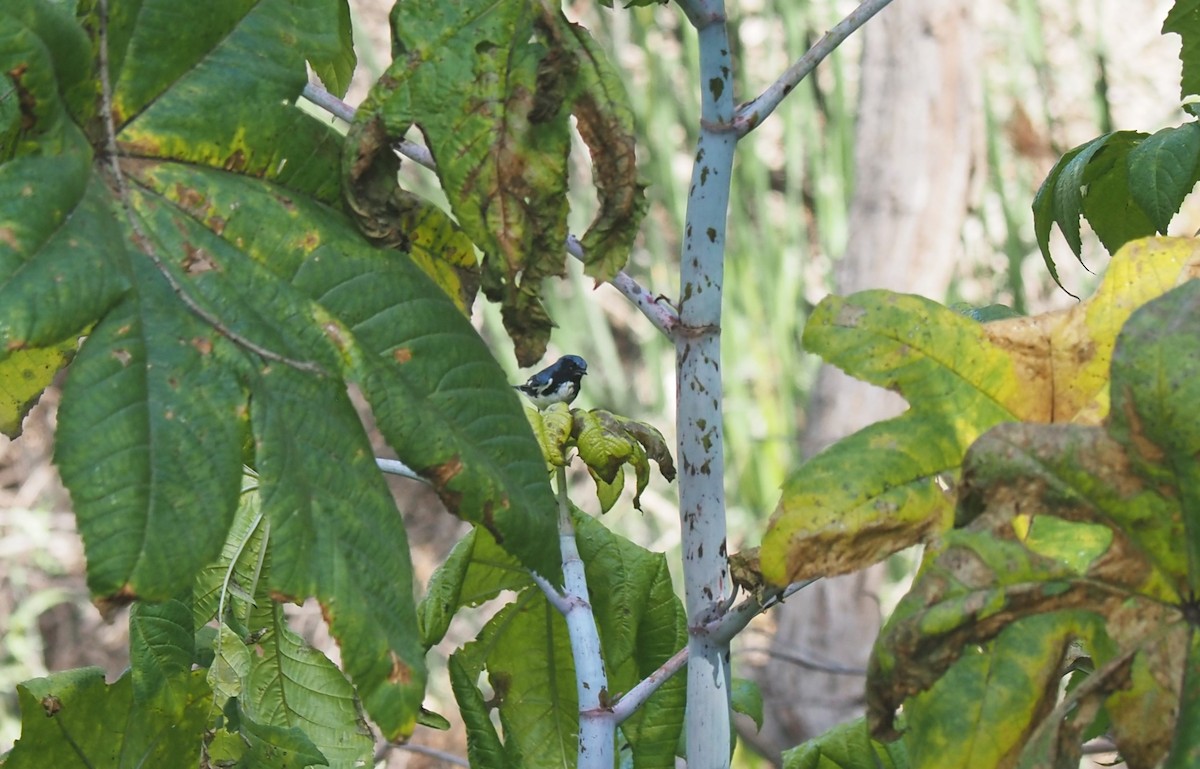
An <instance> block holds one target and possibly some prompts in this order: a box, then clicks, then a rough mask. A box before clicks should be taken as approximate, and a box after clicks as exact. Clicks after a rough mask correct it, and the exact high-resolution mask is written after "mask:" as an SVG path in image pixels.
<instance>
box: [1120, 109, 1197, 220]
mask: <svg viewBox="0 0 1200 769" xmlns="http://www.w3.org/2000/svg"><path fill="white" fill-rule="evenodd" d="M1198 160H1200V124H1198V123H1195V122H1192V123H1185V124H1184V125H1181V126H1178V127H1177V128H1164V129H1162V130H1161V131H1158V132H1157V133H1155V134H1153V135H1152V136H1148V137H1146V139H1145V140H1144V141H1142V142H1141V143H1140V144H1139V145H1137V146H1136V147H1134V148H1133V149H1132V150H1131V151H1130V152H1129V158H1128V161H1127V163H1128V173H1129V192H1130V195H1131V196H1132V197H1133V200H1134V201H1135V202H1136V203H1137V204H1138V205H1139V206H1141V208H1142V210H1143V211H1145V213H1146V215H1147V216H1149V217H1150V221H1151V222H1152V223H1153V224H1154V228H1155V229H1156V230H1157V231H1158V232H1159V233H1161V234H1163V235H1166V234H1167V225H1169V224H1170V223H1171V218H1172V217H1174V216H1175V214H1177V213H1179V207H1180V206H1181V205H1182V204H1183V199H1184V197H1185V196H1186V195H1187V194H1188V193H1189V192H1191V190H1192V187H1193V186H1195V183H1196V168H1197V161H1198Z"/></svg>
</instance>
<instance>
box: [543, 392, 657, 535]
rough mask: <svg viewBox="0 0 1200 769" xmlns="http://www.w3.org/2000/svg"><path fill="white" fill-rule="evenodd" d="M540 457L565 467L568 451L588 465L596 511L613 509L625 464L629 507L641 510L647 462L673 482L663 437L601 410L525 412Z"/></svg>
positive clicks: (558, 405)
mask: <svg viewBox="0 0 1200 769" xmlns="http://www.w3.org/2000/svg"><path fill="white" fill-rule="evenodd" d="M525 416H526V417H527V418H528V419H529V425H530V427H532V428H533V434H534V435H535V436H536V437H537V439H538V445H539V446H541V447H542V456H543V457H544V458H545V460H546V464H548V465H550V466H551V467H566V466H567V465H568V464H569V463H570V461H571V458H572V456H573V454H572V449H574V450H575V451H577V452H578V453H579V458H580V459H581V460H583V463H584V464H585V465H586V466H587V469H588V473H589V474H590V475H591V476H592V480H593V481H595V482H596V496H597V498H598V499H599V500H600V509H601V512H605V513H607V512H608V511H609V510H611V509H612V506H613V505H614V504H616V502H617V499H618V498H619V497H620V496H621V491H622V490H624V488H625V465H627V464H628V465H629V466H630V467H632V468H633V472H634V477H635V478H636V479H637V488H636V490H635V491H634V494H633V506H634V507H635V508H636V509H638V510H641V509H642V506H641V503H640V500H641V496H642V492H643V491H645V489H646V486H647V485H649V483H650V460H651V459H653V460H654V461H655V462H656V463H657V464H658V471H659V472H660V473H662V476H663V478H666V479H667V482H668V483H669V482H671V481H673V480H675V460H673V459H672V458H671V452H670V449H668V448H667V442H666V440H665V439H664V438H663V436H662V433H660V432H659V431H658V430H657V429H655V428H654V427H653V426H652V425H649V424H646V423H645V422H639V421H637V420H634V419H628V418H626V417H622V416H619V415H617V414H614V413H612V412H611V411H606V410H604V409H592V410H591V411H584V410H583V409H568V408H567V406H566V405H565V404H561V403H556V404H554V405H552V406H550V408H548V409H546V410H545V411H537V410H536V409H532V408H528V407H526V409H525Z"/></svg>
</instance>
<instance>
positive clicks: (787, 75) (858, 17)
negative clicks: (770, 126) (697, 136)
mask: <svg viewBox="0 0 1200 769" xmlns="http://www.w3.org/2000/svg"><path fill="white" fill-rule="evenodd" d="M891 2H892V0H863V2H862V3H860V4H859V6H858V7H857V8H855V9H854V10H853V11H851V12H850V15H849V16H847V17H846V18H844V19H842V20H841V21H839V22H838V23H837V24H835V25H834V26H833V28H832V29H830V30H829V31H828V32H826V33H825V34H824V35H823V36H822V37H821V39H820V40H818V41H817V42H816V43H815V44H814V45H813V47H812V48H809V49H808V50H807V51H805V53H804V55H803V56H801V57H800V58H799V59H797V60H796V62H795V63H794V64H792V66H790V67H788V68H787V70H786V71H785V72H784V73H783V74H782V75H780V76H779V78H778V79H777V80H776V81H775V82H774V83H772V84H771V85H770V86H768V87H767V89H766V90H765V91H763V92H762V94H761V95H760V96H759V97H758V98H757V99H754V100H753V101H749V102H747V103H745V104H743V105H742V106H741V107H740V108H739V109H738V111H737V114H736V115H735V116H734V118H733V126H732V127H733V130H734V131H735V132H736V133H737V135H738V136H739V137H741V136H745V135H746V134H748V133H750V132H751V131H753V130H754V129H755V128H757V127H758V125H759V124H760V123H762V121H763V120H765V119H766V117H767V116H768V115H770V114H771V113H772V112H774V111H775V108H776V107H778V106H779V104H780V102H782V101H783V97H785V96H787V95H788V94H789V93H791V91H792V89H793V88H795V87H796V86H797V85H798V84H799V83H800V81H801V80H803V79H804V78H806V77H808V75H809V73H811V72H812V71H813V70H814V69H816V67H817V65H818V64H820V63H821V62H822V61H823V60H824V59H825V57H826V56H828V55H829V54H831V53H833V51H834V50H835V49H836V48H837V47H838V46H839V45H841V44H842V42H843V41H845V39H846V38H848V37H850V35H851V34H852V33H853V32H854V31H855V30H856V29H858V28H859V27H861V26H862V25H863V24H866V23H867V21H868V20H869V19H870V18H871V17H872V16H874V15H875V14H877V13H879V12H880V11H881V10H883V9H884V8H885V7H886V6H887V5H888V4H889V3H891Z"/></svg>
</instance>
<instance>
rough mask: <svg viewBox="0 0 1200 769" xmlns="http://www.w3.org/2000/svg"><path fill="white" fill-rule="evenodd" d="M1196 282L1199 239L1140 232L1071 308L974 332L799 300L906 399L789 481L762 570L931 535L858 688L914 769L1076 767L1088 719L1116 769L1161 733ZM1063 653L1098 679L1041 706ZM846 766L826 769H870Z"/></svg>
mask: <svg viewBox="0 0 1200 769" xmlns="http://www.w3.org/2000/svg"><path fill="white" fill-rule="evenodd" d="M1196 278H1200V247H1198V244H1197V242H1196V241H1193V240H1190V239H1174V240H1172V239H1148V240H1144V241H1138V242H1134V243H1131V244H1129V245H1128V246H1126V247H1125V248H1123V249H1122V250H1121V251H1119V252H1118V253H1117V254H1116V255H1115V256H1114V257H1113V259H1112V261H1111V262H1110V265H1109V269H1108V271H1107V273H1106V275H1105V278H1104V281H1103V283H1102V284H1101V286H1100V287H1099V289H1098V291H1097V293H1096V294H1095V295H1094V296H1093V297H1092V298H1091V299H1090V300H1088V301H1086V302H1083V303H1081V304H1080V305H1077V306H1076V307H1074V308H1072V309H1071V310H1069V311H1065V312H1057V313H1049V314H1046V315H1042V316H1039V317H1035V318H1014V319H1008V320H1000V321H994V322H991V323H986V324H979V323H977V322H975V321H973V320H971V319H969V318H966V317H964V316H962V315H959V314H958V313H955V312H953V311H951V310H948V309H946V308H943V307H940V306H939V305H936V304H935V303H932V302H929V301H927V300H923V299H920V298H918V297H909V296H897V295H894V294H890V293H887V292H874V291H872V292H864V293H862V294H856V295H854V296H851V297H848V298H845V299H842V298H836V297H833V298H830V299H827V300H825V301H824V302H823V303H822V304H821V306H819V307H818V308H817V311H816V312H815V313H814V316H813V319H812V320H811V321H810V324H809V327H808V329H807V330H806V335H805V339H806V342H807V343H808V344H809V346H810V348H812V349H815V350H818V351H821V352H822V353H823V354H824V355H825V356H826V358H827V359H828V360H830V361H832V362H834V363H837V364H838V365H840V366H843V367H844V368H845V369H846V370H847V372H848V373H851V374H854V375H857V376H859V377H861V378H863V379H866V380H867V381H870V382H872V383H874V384H878V385H881V386H885V387H890V388H892V389H895V390H897V391H898V392H900V393H901V394H903V395H904V396H905V397H906V398H908V399H909V400H910V402H911V404H912V405H911V408H910V409H909V410H908V411H907V412H905V413H904V414H903V415H901V416H900V417H897V418H895V419H892V420H888V421H885V422H880V423H877V424H874V425H871V426H870V427H868V428H865V429H864V430H862V431H860V432H859V433H856V434H855V435H853V436H851V437H849V438H847V439H845V440H843V441H841V442H839V443H838V444H835V445H834V446H832V447H830V448H829V449H828V450H826V451H825V452H823V453H822V454H819V455H818V456H816V457H814V458H813V459H812V460H811V461H810V462H809V463H807V464H806V465H804V466H802V467H801V468H800V469H799V470H798V471H797V472H796V473H795V474H794V476H793V477H791V478H789V480H788V482H787V484H786V486H785V490H784V494H783V498H782V500H781V502H780V506H779V509H778V511H777V512H776V515H775V517H774V519H773V521H772V524H771V528H770V529H769V531H768V532H767V535H766V537H765V538H764V542H763V547H762V550H761V566H762V569H763V573H764V574H765V575H766V576H767V578H768V579H769V580H770V581H773V582H775V583H777V584H785V583H787V582H789V581H793V580H796V579H801V578H806V577H810V576H816V575H818V574H830V573H843V572H848V571H852V570H854V569H857V568H862V567H864V566H866V565H869V564H871V563H874V562H876V561H878V560H881V559H882V558H883V557H886V556H887V555H888V554H890V553H892V552H895V551H897V550H899V549H900V548H902V547H905V546H908V545H910V544H914V543H917V542H925V543H926V544H927V546H928V547H927V554H926V563H925V566H924V567H923V568H922V571H921V574H920V576H919V578H918V580H917V582H916V583H915V585H914V587H913V589H912V591H911V592H910V593H909V594H908V595H907V596H906V597H905V598H904V599H903V600H902V602H901V604H900V607H899V608H898V609H897V611H896V613H895V615H894V616H893V618H892V620H891V621H890V623H889V624H888V626H887V627H886V628H885V630H884V632H883V633H882V634H881V637H880V641H879V642H878V644H877V646H876V651H875V655H874V657H873V660H872V666H871V671H870V680H869V683H868V687H869V698H870V699H869V702H870V707H871V727H872V729H873V730H874V732H875V733H876V734H878V735H880V736H883V737H887V738H889V739H894V738H895V737H896V736H897V734H898V731H897V730H895V729H894V728H893V726H892V718H893V716H894V713H895V711H896V709H897V708H898V707H899V706H900V705H901V704H903V705H904V713H905V720H906V728H905V740H904V742H905V746H904V751H905V752H904V754H903V755H904V760H908V759H909V758H911V760H912V765H914V766H947V767H950V766H1043V765H1065V764H1060V763H1055V760H1057V759H1059V758H1062V759H1063V760H1064V761H1066V762H1070V761H1071V760H1076V761H1077V754H1078V751H1079V745H1080V744H1081V741H1082V740H1081V739H1080V738H1081V737H1082V736H1085V735H1090V734H1091V732H1089V731H1088V729H1089V727H1090V726H1091V725H1092V723H1093V720H1094V719H1096V718H1097V714H1098V713H1100V712H1101V710H1102V709H1103V710H1104V711H1106V712H1107V713H1108V716H1109V720H1104V721H1102V723H1103V724H1110V723H1111V725H1112V729H1113V731H1114V734H1115V735H1116V737H1117V741H1118V744H1119V745H1120V746H1121V748H1122V749H1123V750H1124V751H1125V755H1126V758H1127V759H1128V760H1130V761H1133V762H1134V763H1132V764H1131V765H1134V766H1152V765H1154V764H1155V762H1156V761H1157V760H1158V759H1159V758H1161V757H1162V755H1164V754H1165V752H1166V750H1167V748H1168V747H1170V746H1171V740H1172V738H1173V734H1174V731H1175V727H1176V721H1175V720H1174V718H1173V717H1170V716H1171V714H1173V713H1176V712H1178V711H1179V709H1181V708H1185V707H1186V703H1187V697H1188V695H1187V691H1188V689H1187V684H1186V681H1185V680H1184V678H1183V676H1184V670H1185V668H1186V665H1187V664H1190V663H1188V654H1189V648H1190V647H1189V644H1190V643H1191V642H1190V640H1189V639H1190V638H1191V628H1192V623H1193V619H1191V618H1190V617H1192V615H1193V612H1192V610H1191V609H1190V608H1189V607H1190V606H1191V603H1190V602H1191V601H1192V600H1193V598H1192V597H1193V596H1194V594H1195V592H1194V587H1193V580H1194V579H1197V577H1195V576H1194V575H1192V574H1191V573H1190V568H1191V567H1190V565H1189V564H1190V563H1192V562H1193V561H1194V559H1193V558H1192V557H1191V550H1192V549H1194V548H1195V544H1194V543H1195V542H1197V541H1200V533H1198V532H1194V531H1191V529H1190V527H1189V525H1188V523H1187V522H1188V520H1189V517H1190V516H1193V515H1194V511H1190V507H1191V506H1192V505H1193V504H1195V502H1194V500H1191V496H1193V492H1192V491H1191V490H1190V489H1191V488H1192V483H1194V481H1193V480H1191V476H1193V475H1194V474H1195V456H1196V453H1197V451H1200V443H1198V442H1197V440H1200V439H1197V438H1196V437H1195V436H1196V435H1200V423H1198V422H1197V421H1196V417H1195V415H1194V413H1191V412H1189V407H1188V406H1187V405H1186V404H1188V403H1190V402H1192V399H1194V398H1195V397H1196V393H1195V392H1193V391H1194V389H1195V385H1194V384H1192V380H1194V379H1195V377H1196V373H1197V371H1198V370H1200V369H1197V366H1200V347H1198V346H1197V344H1196V342H1195V341H1194V340H1195V338H1196V322H1197V319H1198V318H1200V303H1198V302H1200V298H1198V297H1200V281H1197V280H1196ZM1173 286H1179V288H1176V289H1174V290H1170V289H1171V288H1172V287H1173ZM1164 292H1165V294H1164ZM1139 307H1142V309H1140V310H1138V309H1137V308H1139ZM1135 310H1137V312H1136V313H1135ZM1131 315H1132V316H1133V317H1132V318H1131ZM1122 328H1124V329H1125V330H1124V331H1123V332H1121V335H1120V336H1119V337H1118V332H1119V331H1121V329H1122ZM1118 339H1119V340H1120V341H1119V342H1118ZM1110 368H1111V375H1110ZM1110 397H1111V401H1112V406H1111V414H1110V404H1109V402H1110ZM1106 416H1107V421H1106V422H1104V423H1103V424H1104V426H1097V425H1099V424H1101V422H1102V420H1104V419H1105V417H1106ZM1053 423H1058V424H1053ZM1064 423H1071V424H1064ZM989 430H990V432H989ZM1171 430H1174V431H1175V432H1174V433H1173V434H1171V435H1166V434H1165V433H1164V431H1171ZM981 436H982V437H981ZM968 449H970V450H969V451H968ZM964 455H965V458H964ZM947 488H950V489H953V490H954V491H953V492H951V491H946V489H947ZM1198 509H1200V508H1198ZM956 526H957V527H965V528H954V527H956ZM1181 543H1182V548H1181ZM1080 643H1081V644H1082V648H1083V649H1085V650H1086V652H1084V651H1080V650H1079V648H1078V647H1077V646H1075V645H1074V644H1080ZM1069 662H1074V663H1075V665H1076V667H1079V668H1086V669H1089V670H1094V672H1093V673H1092V675H1090V676H1087V677H1086V679H1085V680H1084V682H1083V683H1081V684H1080V685H1079V686H1077V687H1076V688H1075V689H1074V691H1073V694H1072V696H1071V697H1069V698H1067V699H1066V700H1064V701H1063V702H1061V703H1059V702H1058V701H1057V697H1058V679H1059V677H1060V676H1061V675H1062V673H1063V670H1064V669H1065V666H1066V665H1067V664H1068V663H1069ZM1172 681H1173V682H1174V683H1169V682H1172ZM1154 682H1157V683H1154ZM1131 687H1132V688H1131ZM1156 687H1157V688H1156ZM1055 707H1057V708H1058V709H1057V710H1055ZM1147 709H1149V710H1150V711H1153V712H1154V713H1155V717H1156V718H1159V720H1158V721H1157V722H1156V724H1157V728H1156V729H1154V730H1148V729H1146V728H1145V726H1144V724H1142V720H1143V719H1144V718H1145V717H1146V716H1145V714H1146V712H1148V711H1147ZM1118 713H1119V714H1120V716H1119V717H1118V715H1117V714H1118ZM1068 716H1069V718H1068ZM1119 721H1120V723H1118V722H1119ZM1187 723H1188V722H1187V721H1186V720H1185V719H1184V718H1183V717H1182V716H1181V717H1180V720H1179V721H1178V724H1179V725H1181V726H1183V725H1186V724H1187ZM976 725H984V726H982V727H981V728H986V729H988V731H989V738H988V739H987V740H976V739H975V735H976V728H977V727H976ZM867 734H868V732H867V731H866V729H865V728H856V729H854V730H851V731H848V732H838V733H837V734H831V735H828V736H827V737H826V738H823V739H821V740H819V741H817V742H814V743H812V744H810V745H806V746H804V750H803V751H801V752H798V753H796V754H795V756H794V757H795V760H797V761H799V757H801V756H810V757H811V760H814V761H815V760H817V757H821V756H825V755H826V752H827V751H830V750H833V751H834V752H835V753H836V752H837V751H838V750H840V749H839V748H837V745H839V744H842V742H844V741H847V740H848V741H849V742H848V743H846V744H849V745H852V746H854V751H858V753H857V755H859V756H860V757H863V756H870V755H873V753H877V752H878V751H880V750H883V748H882V747H881V746H880V745H878V744H874V743H872V741H871V740H870V739H869V738H868V737H867ZM1178 744H1179V745H1181V746H1186V745H1188V744H1189V743H1188V741H1187V739H1183V740H1182V741H1180V742H1179V743H1178ZM872 745H874V747H872ZM955 745H957V746H958V747H948V746H955ZM1184 749H1185V750H1190V748H1186V747H1185V748H1184ZM854 751H851V752H854ZM1022 751H1025V752H1024V753H1022ZM1018 758H1020V761H1021V762H1024V763H1018ZM1151 759H1152V760H1151ZM806 760H809V759H806ZM822 760H825V759H822ZM830 760H832V759H830ZM864 760H865V759H864ZM847 761H848V762H847V763H837V762H835V764H834V765H838V766H846V767H853V766H859V765H863V766H865V765H871V764H870V762H869V761H868V762H867V763H863V764H858V763H855V762H854V761H853V760H850V759H847ZM796 765H798V766H808V765H812V766H817V765H823V764H819V763H814V764H807V763H798V764H796ZM897 765H900V766H903V765H905V764H903V763H897Z"/></svg>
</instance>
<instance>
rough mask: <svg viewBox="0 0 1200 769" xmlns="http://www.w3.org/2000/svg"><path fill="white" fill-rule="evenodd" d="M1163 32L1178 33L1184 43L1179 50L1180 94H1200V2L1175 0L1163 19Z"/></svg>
mask: <svg viewBox="0 0 1200 769" xmlns="http://www.w3.org/2000/svg"><path fill="white" fill-rule="evenodd" d="M1162 32H1163V34H1164V35H1165V34H1168V33H1171V32H1174V33H1176V34H1178V35H1179V37H1180V40H1181V42H1182V44H1183V45H1182V47H1181V49H1180V51H1179V60H1180V61H1181V62H1182V63H1183V77H1182V79H1181V81H1180V86H1181V89H1180V96H1183V97H1187V96H1191V95H1193V94H1200V3H1197V2H1196V0H1175V3H1174V4H1173V5H1172V6H1171V10H1170V11H1169V12H1168V13H1167V18H1166V20H1165V21H1163V26H1162Z"/></svg>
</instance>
